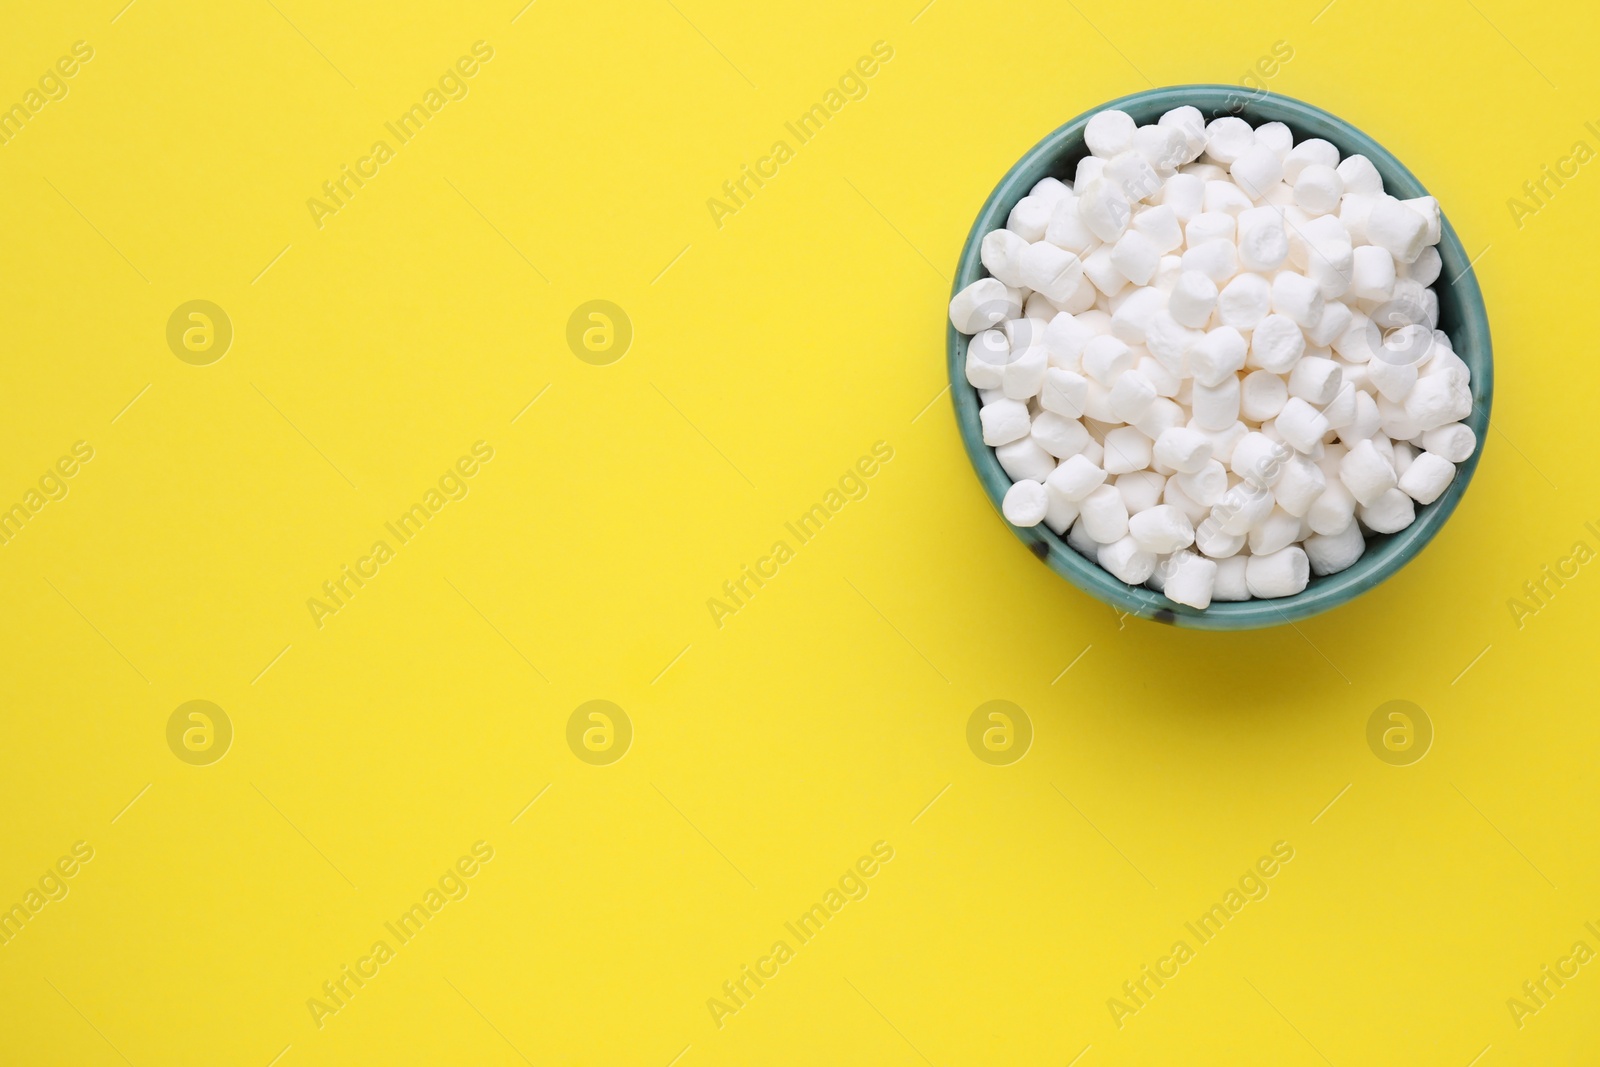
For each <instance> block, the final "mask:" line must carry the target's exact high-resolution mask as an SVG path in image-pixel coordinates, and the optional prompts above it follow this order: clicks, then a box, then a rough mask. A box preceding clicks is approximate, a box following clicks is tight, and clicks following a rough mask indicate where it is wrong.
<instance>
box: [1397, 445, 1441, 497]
mask: <svg viewBox="0 0 1600 1067" xmlns="http://www.w3.org/2000/svg"><path fill="white" fill-rule="evenodd" d="M1455 476H1456V465H1455V464H1454V463H1451V462H1450V461H1449V460H1447V459H1445V458H1444V457H1443V456H1437V455H1435V454H1433V453H1432V452H1422V453H1419V454H1418V455H1417V457H1416V458H1415V459H1414V460H1412V461H1411V465H1410V466H1409V467H1407V468H1406V469H1405V471H1404V472H1403V473H1402V474H1401V475H1400V481H1399V483H1398V484H1397V486H1396V488H1398V489H1399V490H1400V491H1401V492H1402V493H1404V494H1405V495H1406V496H1408V497H1410V498H1411V499H1412V500H1415V501H1416V502H1417V503H1419V504H1431V503H1433V502H1434V501H1435V500H1438V499H1439V497H1440V495H1441V494H1443V493H1444V491H1445V490H1446V489H1448V488H1449V487H1450V483H1451V482H1452V481H1453V480H1454V479H1455Z"/></svg>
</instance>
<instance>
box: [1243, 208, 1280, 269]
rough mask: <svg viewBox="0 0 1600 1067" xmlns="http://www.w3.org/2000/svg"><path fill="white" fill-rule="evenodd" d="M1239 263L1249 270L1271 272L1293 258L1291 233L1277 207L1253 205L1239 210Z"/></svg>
mask: <svg viewBox="0 0 1600 1067" xmlns="http://www.w3.org/2000/svg"><path fill="white" fill-rule="evenodd" d="M1238 228H1239V264H1240V266H1242V267H1244V269H1245V270H1249V271H1261V272H1270V271H1275V270H1277V269H1278V268H1279V267H1281V266H1283V262H1284V260H1286V259H1288V258H1289V235H1288V231H1286V230H1285V229H1284V226H1283V215H1282V213H1281V212H1279V211H1278V210H1277V209H1276V208H1271V207H1253V208H1250V209H1249V210H1248V211H1241V212H1239V221H1238Z"/></svg>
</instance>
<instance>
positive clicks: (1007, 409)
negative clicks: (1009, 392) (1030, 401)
mask: <svg viewBox="0 0 1600 1067" xmlns="http://www.w3.org/2000/svg"><path fill="white" fill-rule="evenodd" d="M978 421H979V422H981V423H982V424H983V443H984V444H986V445H988V446H989V447H990V448H995V447H997V446H999V445H1003V444H1007V443H1009V442H1011V441H1016V440H1019V439H1021V438H1023V437H1026V436H1028V431H1029V430H1030V429H1031V428H1032V420H1031V419H1029V418H1028V405H1026V404H1024V403H1023V402H1022V401H1020V400H1006V399H1001V400H996V401H995V402H994V403H992V404H985V405H984V406H983V407H982V409H980V410H979V412H978Z"/></svg>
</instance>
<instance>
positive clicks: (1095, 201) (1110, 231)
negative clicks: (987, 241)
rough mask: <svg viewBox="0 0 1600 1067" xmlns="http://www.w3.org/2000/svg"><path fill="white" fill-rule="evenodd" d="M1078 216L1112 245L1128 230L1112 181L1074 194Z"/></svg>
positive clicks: (1124, 206)
mask: <svg viewBox="0 0 1600 1067" xmlns="http://www.w3.org/2000/svg"><path fill="white" fill-rule="evenodd" d="M1078 214H1079V215H1080V216H1081V217H1082V218H1083V224H1084V225H1085V226H1087V227H1089V232H1090V233H1092V234H1094V235H1095V236H1096V237H1098V238H1099V239H1100V240H1102V241H1105V242H1108V243H1111V242H1115V241H1116V240H1117V238H1119V237H1121V236H1122V234H1123V232H1124V231H1125V230H1127V228H1128V215H1129V209H1128V194H1127V193H1126V192H1124V191H1123V188H1122V186H1121V185H1119V184H1118V183H1117V182H1116V181H1115V180H1113V179H1110V178H1096V179H1095V180H1094V181H1091V182H1089V183H1088V184H1087V185H1086V186H1084V187H1083V189H1082V191H1081V192H1080V193H1079V194H1078ZM1419 218H1420V216H1419ZM1041 236H1042V235H1041ZM1408 262H1409V261H1408Z"/></svg>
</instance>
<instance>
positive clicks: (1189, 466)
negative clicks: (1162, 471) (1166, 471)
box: [1152, 426, 1211, 474]
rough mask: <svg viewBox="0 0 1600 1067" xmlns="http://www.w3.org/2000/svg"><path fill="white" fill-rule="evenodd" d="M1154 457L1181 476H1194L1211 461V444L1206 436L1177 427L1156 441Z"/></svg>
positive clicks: (1167, 431) (1153, 451)
mask: <svg viewBox="0 0 1600 1067" xmlns="http://www.w3.org/2000/svg"><path fill="white" fill-rule="evenodd" d="M1152 457H1153V458H1154V459H1155V460H1157V461H1158V462H1160V463H1162V464H1163V465H1165V466H1167V467H1171V468H1172V469H1173V470H1175V471H1178V472H1179V473H1180V474H1193V473H1194V472H1196V471H1198V470H1200V469H1201V468H1203V467H1204V466H1205V465H1206V462H1207V461H1208V460H1209V459H1211V442H1210V441H1209V440H1207V439H1206V437H1205V435H1204V434H1201V433H1197V432H1195V431H1194V430H1190V429H1188V428H1186V427H1182V426H1175V427H1173V428H1172V429H1170V430H1166V431H1164V432H1163V433H1162V434H1161V436H1160V437H1159V438H1157V439H1156V442H1155V446H1154V448H1153V449H1152Z"/></svg>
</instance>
